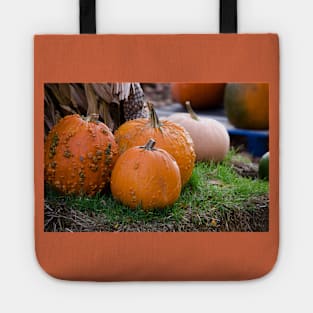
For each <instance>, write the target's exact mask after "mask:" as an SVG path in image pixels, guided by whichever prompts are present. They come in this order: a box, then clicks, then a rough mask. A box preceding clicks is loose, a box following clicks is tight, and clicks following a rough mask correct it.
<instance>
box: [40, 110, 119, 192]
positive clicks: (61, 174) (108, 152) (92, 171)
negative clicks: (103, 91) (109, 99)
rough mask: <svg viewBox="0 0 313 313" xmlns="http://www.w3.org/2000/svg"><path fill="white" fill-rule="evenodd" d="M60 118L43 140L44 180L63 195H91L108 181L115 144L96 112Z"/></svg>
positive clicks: (114, 158)
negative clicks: (84, 115)
mask: <svg viewBox="0 0 313 313" xmlns="http://www.w3.org/2000/svg"><path fill="white" fill-rule="evenodd" d="M94 111H95V109H92V105H90V106H89V116H88V117H87V118H83V117H81V116H79V115H77V114H75V115H68V116H66V117H64V118H63V119H62V120H60V122H59V123H58V124H56V125H55V126H54V127H53V128H52V130H51V131H50V133H49V134H48V136H47V138H46V141H45V145H44V148H45V153H44V162H45V171H44V172H45V181H46V182H47V183H48V184H50V185H52V186H53V187H55V188H56V189H58V190H59V191H61V192H63V193H65V194H86V195H94V194H96V193H97V192H100V191H101V190H102V189H103V188H104V187H105V185H106V183H108V182H109V180H110V174H111V171H112V168H113V164H114V162H115V161H116V158H117V154H118V146H117V144H116V142H115V140H114V136H113V134H112V133H111V131H110V129H109V128H108V127H107V126H106V125H105V124H103V123H101V122H99V121H98V117H99V115H98V114H95V113H91V112H94Z"/></svg>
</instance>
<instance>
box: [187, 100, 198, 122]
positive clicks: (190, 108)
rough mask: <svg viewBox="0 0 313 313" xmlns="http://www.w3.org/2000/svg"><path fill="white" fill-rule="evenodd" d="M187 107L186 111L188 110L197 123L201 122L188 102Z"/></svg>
mask: <svg viewBox="0 0 313 313" xmlns="http://www.w3.org/2000/svg"><path fill="white" fill-rule="evenodd" d="M185 106H186V109H187V111H188V113H189V114H190V116H191V118H192V119H194V120H196V121H200V119H199V117H198V115H197V114H196V113H195V112H194V110H193V109H192V107H191V103H190V101H186V102H185Z"/></svg>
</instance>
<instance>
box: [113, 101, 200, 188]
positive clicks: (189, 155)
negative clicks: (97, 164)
mask: <svg viewBox="0 0 313 313" xmlns="http://www.w3.org/2000/svg"><path fill="white" fill-rule="evenodd" d="M148 108H149V111H150V116H149V118H147V119H146V118H140V119H136V120H132V121H128V122H126V123H124V124H123V125H121V126H120V127H119V128H118V129H117V131H116V132H115V139H116V142H117V143H118V146H119V151H120V154H122V153H124V152H125V151H126V150H127V149H129V148H131V147H134V146H143V145H144V144H145V143H146V142H147V141H148V140H149V139H150V138H152V139H154V140H155V141H156V142H157V145H158V148H160V149H164V150H165V151H167V152H168V153H169V154H171V155H172V156H173V157H174V159H175V160H176V162H177V164H178V166H179V169H180V174H181V180H182V185H184V184H186V183H187V182H188V180H189V178H190V177H191V174H192V171H193V168H194V164H195V159H196V155H195V151H194V146H193V142H192V139H191V137H190V135H189V134H188V132H187V131H186V130H185V129H184V128H183V127H181V126H179V125H178V124H176V123H173V122H170V121H166V120H164V121H162V122H161V121H160V120H159V118H158V116H157V114H156V112H155V109H154V107H153V105H152V104H151V103H148Z"/></svg>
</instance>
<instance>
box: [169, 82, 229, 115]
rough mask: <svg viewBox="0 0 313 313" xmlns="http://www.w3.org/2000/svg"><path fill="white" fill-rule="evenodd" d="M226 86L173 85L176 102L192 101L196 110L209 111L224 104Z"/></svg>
mask: <svg viewBox="0 0 313 313" xmlns="http://www.w3.org/2000/svg"><path fill="white" fill-rule="evenodd" d="M225 86H226V84H180V83H175V84H172V97H173V100H174V101H177V102H180V103H185V102H186V101H190V102H191V103H192V106H193V108H195V109H208V108H214V107H218V106H221V105H222V104H223V98H224V91H225Z"/></svg>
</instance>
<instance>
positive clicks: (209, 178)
mask: <svg viewBox="0 0 313 313" xmlns="http://www.w3.org/2000/svg"><path fill="white" fill-rule="evenodd" d="M234 158H235V159H236V158H237V159H238V156H236V155H235V153H234V152H233V151H231V152H230V153H229V155H228V156H227V158H226V159H225V161H224V162H222V163H220V164H215V163H204V162H203V163H198V164H197V165H196V167H195V169H194V171H193V175H192V177H191V179H190V181H189V182H188V184H187V185H186V186H185V187H184V188H183V190H182V192H181V196H180V198H179V199H178V201H177V202H176V203H175V204H174V205H173V206H171V207H167V208H165V209H164V210H155V211H151V212H144V211H142V210H131V209H129V208H127V207H125V206H123V205H122V204H121V203H119V202H117V201H115V200H114V199H113V197H112V196H111V195H110V193H109V192H107V193H105V194H102V195H99V194H98V195H97V196H95V197H92V198H89V197H77V196H62V195H59V194H58V193H56V192H55V191H53V190H51V189H50V188H46V197H45V198H46V201H48V202H49V203H50V205H51V206H53V204H56V203H58V202H62V203H63V205H65V206H66V207H70V208H75V209H76V210H80V211H82V212H88V213H92V212H93V213H96V214H103V215H105V217H106V220H107V222H108V223H111V224H112V225H117V226H118V225H121V224H132V223H137V222H139V223H145V224H146V223H155V222H157V223H164V224H166V223H180V222H181V221H182V220H183V219H184V218H186V210H189V213H190V212H191V215H192V216H193V218H194V217H195V218H197V217H199V220H200V222H201V216H204V215H205V216H208V214H209V216H212V217H214V216H215V214H214V212H218V213H219V214H218V215H217V216H221V214H222V215H223V213H224V212H227V211H233V210H246V211H253V210H255V204H254V203H253V201H251V199H254V198H256V197H259V196H262V195H267V193H268V182H267V181H262V180H259V179H250V178H244V177H241V176H239V175H238V174H237V173H236V172H235V171H234V170H233V168H232V167H231V160H232V159H234ZM237 159H236V160H237ZM189 215H190V214H189Z"/></svg>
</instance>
